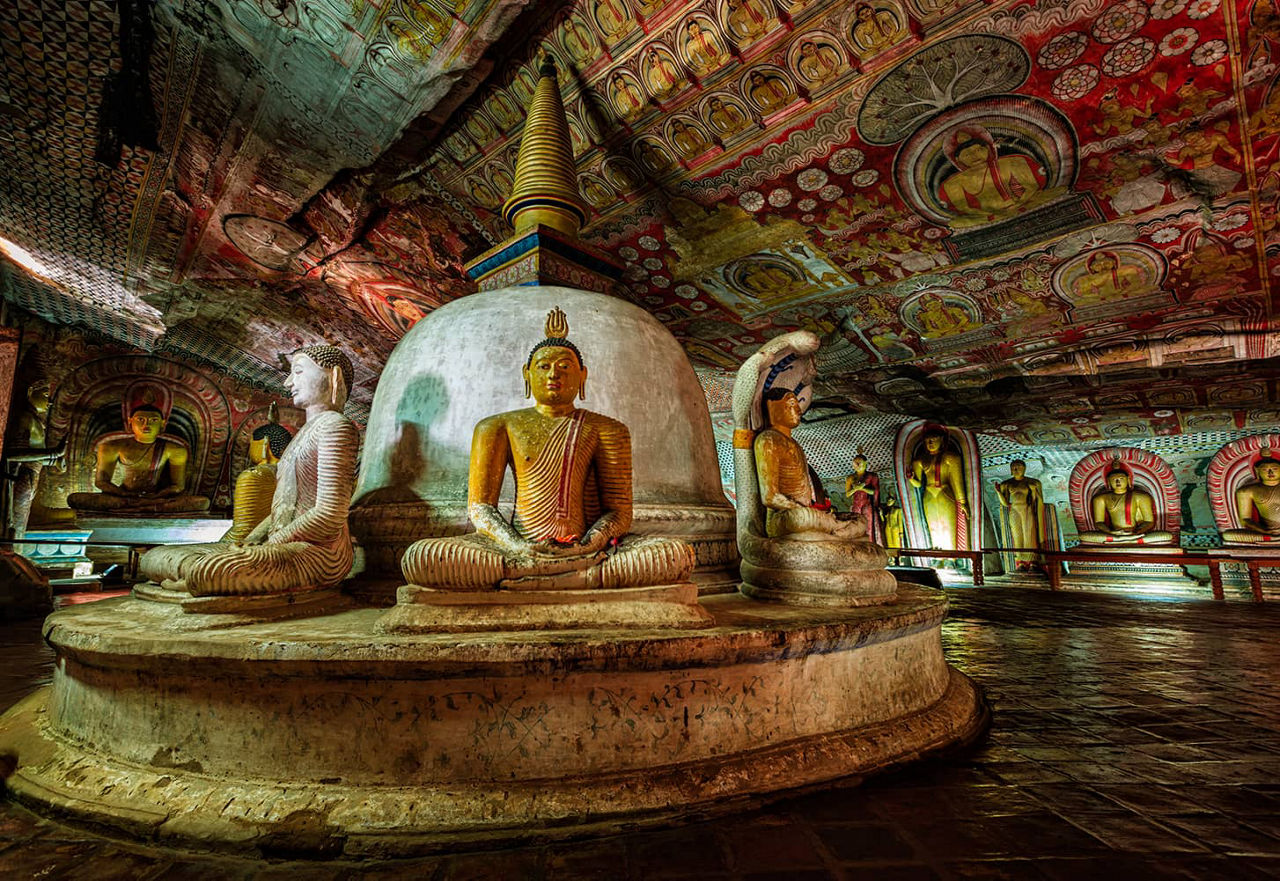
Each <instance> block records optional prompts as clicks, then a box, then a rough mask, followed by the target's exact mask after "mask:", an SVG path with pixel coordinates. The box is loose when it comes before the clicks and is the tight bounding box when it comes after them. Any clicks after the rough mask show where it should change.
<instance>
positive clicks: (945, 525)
mask: <svg viewBox="0 0 1280 881" xmlns="http://www.w3.org/2000/svg"><path fill="white" fill-rule="evenodd" d="M908 479H909V480H910V482H911V485H912V486H914V487H917V488H919V489H921V490H922V496H923V497H922V499H921V507H922V508H923V509H924V518H925V523H926V524H927V525H928V527H929V543H930V546H931V547H933V548H936V549H938V550H946V551H954V550H958V549H959V546H960V545H959V542H958V527H959V526H960V525H962V524H963V523H967V521H968V515H969V500H968V497H967V493H966V491H965V484H964V462H963V460H961V458H960V456H959V455H958V454H957V453H953V452H951V451H950V450H948V449H947V436H946V434H945V433H944V432H942V431H938V430H934V431H930V432H928V433H927V434H926V435H925V436H924V439H923V440H922V441H921V442H920V444H919V445H918V446H917V447H916V453H915V456H914V457H912V460H911V476H910V478H908Z"/></svg>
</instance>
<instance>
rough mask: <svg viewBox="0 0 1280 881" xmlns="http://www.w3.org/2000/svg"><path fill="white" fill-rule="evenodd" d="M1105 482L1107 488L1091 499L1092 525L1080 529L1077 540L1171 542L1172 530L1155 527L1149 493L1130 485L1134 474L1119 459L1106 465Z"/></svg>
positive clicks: (1089, 543)
mask: <svg viewBox="0 0 1280 881" xmlns="http://www.w3.org/2000/svg"><path fill="white" fill-rule="evenodd" d="M1106 483H1107V487H1108V488H1107V489H1105V490H1102V491H1100V492H1099V493H1098V494H1097V495H1095V496H1094V497H1093V501H1092V502H1091V503H1090V511H1091V513H1092V515H1093V529H1091V530H1085V531H1084V532H1081V533H1080V544H1082V545H1104V544H1105V545H1109V544H1142V545H1160V544H1173V533H1171V532H1165V531H1163V530H1159V529H1156V528H1155V525H1156V516H1155V500H1154V499H1153V498H1152V497H1151V493H1149V492H1147V491H1146V490H1142V489H1138V488H1137V487H1135V486H1134V485H1133V477H1132V476H1131V475H1130V474H1129V470H1128V469H1127V468H1125V467H1124V465H1122V464H1121V463H1120V460H1119V459H1116V460H1115V461H1114V462H1113V463H1112V465H1111V467H1110V468H1109V469H1107V473H1106Z"/></svg>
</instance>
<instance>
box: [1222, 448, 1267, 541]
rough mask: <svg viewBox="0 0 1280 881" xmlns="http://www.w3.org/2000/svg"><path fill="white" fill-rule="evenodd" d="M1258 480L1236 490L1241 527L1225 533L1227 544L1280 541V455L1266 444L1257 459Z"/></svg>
mask: <svg viewBox="0 0 1280 881" xmlns="http://www.w3.org/2000/svg"><path fill="white" fill-rule="evenodd" d="M1253 474H1254V477H1255V478H1256V479H1257V480H1256V482H1254V483H1246V484H1245V485H1244V486H1241V487H1240V488H1239V489H1237V490H1236V493H1235V496H1236V498H1235V502H1236V515H1237V516H1238V517H1239V519H1240V527H1241V528H1239V529H1227V530H1224V531H1223V533H1222V541H1223V543H1224V544H1257V543H1260V542H1274V541H1280V459H1276V458H1275V456H1274V455H1273V454H1272V452H1271V450H1270V449H1268V448H1266V447H1264V448H1263V449H1262V455H1261V456H1260V457H1259V459H1258V461H1256V462H1254V463H1253Z"/></svg>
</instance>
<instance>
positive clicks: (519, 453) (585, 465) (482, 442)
mask: <svg viewBox="0 0 1280 881" xmlns="http://www.w3.org/2000/svg"><path fill="white" fill-rule="evenodd" d="M568 330H569V328H568V322H567V320H566V318H565V316H564V313H563V312H561V311H560V310H559V309H555V310H553V311H552V312H551V314H550V315H549V316H548V318H547V325H546V339H544V340H543V341H542V342H540V343H538V344H537V345H536V346H534V348H533V350H532V351H531V352H530V353H529V358H528V360H527V361H526V363H525V366H524V369H523V374H524V379H525V384H526V391H527V394H528V395H530V396H532V398H533V400H534V406H532V407H526V408H524V409H521V410H512V411H509V412H506V413H499V414H497V415H495V416H490V417H488V418H486V419H483V420H481V421H480V423H479V424H478V425H476V428H475V432H474V434H473V435H472V441H471V462H470V468H469V476H468V486H467V513H468V516H469V517H470V520H471V523H472V525H473V526H474V527H475V530H476V531H475V532H474V533H471V534H468V535H463V536H457V537H449V538H429V539H423V540H421V541H418V542H415V543H414V544H413V545H411V546H410V547H409V549H408V550H407V551H406V552H405V555H404V558H403V560H402V568H403V570H404V575H405V579H406V580H407V581H408V582H409V583H410V584H412V585H417V586H420V587H428V588H432V589H435V590H454V591H485V590H494V589H508V590H519V589H526V590H559V589H574V590H590V589H596V588H604V589H612V588H626V587H647V586H658V585H666V584H677V583H682V582H685V581H687V580H688V577H689V574H690V573H691V572H692V571H693V566H694V556H693V549H692V548H691V547H690V546H689V545H687V544H685V543H684V542H680V541H675V540H672V539H665V538H649V537H641V536H635V535H628V534H627V531H628V529H630V527H631V515H632V499H631V434H630V432H629V431H628V430H627V427H626V426H625V425H623V424H622V423H621V422H619V421H617V420H616V419H611V418H610V417H608V416H605V415H602V414H600V413H594V412H592V411H590V410H585V409H581V408H579V407H577V406H576V404H575V402H576V401H577V399H578V398H579V396H580V395H582V396H585V384H586V380H587V368H586V365H585V363H584V362H583V359H582V355H581V353H580V352H579V350H578V348H577V346H576V345H574V344H573V343H572V342H570V341H569V339H568ZM508 470H510V471H511V473H512V475H513V477H514V478H515V486H516V502H515V511H514V516H513V517H512V519H511V520H507V519H506V518H504V517H503V516H502V513H501V512H500V511H499V510H498V501H499V492H500V490H501V488H502V482H503V478H504V476H505V474H506V473H507V471H508Z"/></svg>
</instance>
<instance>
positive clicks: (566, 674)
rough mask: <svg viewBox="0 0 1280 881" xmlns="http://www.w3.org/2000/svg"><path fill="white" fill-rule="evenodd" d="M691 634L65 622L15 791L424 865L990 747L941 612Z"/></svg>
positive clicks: (771, 614)
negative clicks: (436, 855)
mask: <svg viewBox="0 0 1280 881" xmlns="http://www.w3.org/2000/svg"><path fill="white" fill-rule="evenodd" d="M704 603H705V604H706V605H707V607H708V608H709V610H710V611H711V613H712V614H713V616H714V618H715V625H714V626H713V627H710V628H707V629H705V630H699V631H665V632H663V631H657V630H653V631H632V632H618V631H614V632H612V633H608V634H605V633H600V632H596V631H580V632H576V633H574V632H565V631H561V632H558V633H548V634H543V633H529V632H526V633H506V634H497V633H487V634H479V633H477V634H469V635H467V636H463V637H460V636H458V635H450V634H436V635H397V634H378V633H376V632H375V625H376V623H377V621H378V620H379V618H380V616H381V615H382V610H379V609H356V610H348V611H343V612H340V613H337V614H332V615H327V616H322V617H314V618H307V619H302V620H295V621H285V622H272V623H260V624H257V625H247V626H244V627H241V628H237V629H236V630H234V631H228V630H207V631H201V632H194V633H193V632H187V631H183V630H181V629H175V628H174V621H175V620H180V619H182V618H184V617H188V616H186V613H184V612H182V611H181V609H180V608H178V607H176V606H173V605H169V604H162V603H153V602H140V601H138V600H134V599H129V598H121V599H119V600H107V601H103V602H99V603H92V604H88V605H84V606H77V607H75V608H73V609H68V610H64V611H61V612H58V613H56V614H54V615H53V616H51V617H50V618H49V621H48V622H47V624H46V627H45V632H46V637H47V638H48V639H49V641H50V643H51V644H52V645H53V646H54V648H55V650H56V651H57V653H58V663H57V666H56V669H55V673H54V679H53V683H52V685H51V686H50V687H49V688H47V689H44V690H42V691H40V692H37V693H36V694H35V695H33V696H32V697H30V698H28V699H27V700H25V701H23V702H22V703H21V704H19V705H18V706H16V707H15V708H14V709H12V710H11V711H10V712H9V713H7V714H6V715H5V716H3V717H0V751H3V752H5V753H8V754H11V755H12V756H14V757H15V759H16V764H17V766H16V769H15V770H14V772H13V773H12V774H11V775H10V776H9V777H8V779H7V781H6V784H7V788H8V791H9V792H10V793H11V794H12V795H13V796H15V797H16V798H18V799H20V800H21V801H23V802H25V803H27V804H29V805H31V806H33V807H36V808H37V809H41V810H45V811H50V812H54V813H57V814H59V815H61V816H63V817H64V818H67V819H70V820H72V821H76V822H81V823H86V824H93V825H95V826H99V827H106V828H108V829H111V830H114V831H117V832H122V833H125V834H128V835H132V836H136V837H139V838H144V839H146V840H148V841H151V842H156V843H160V844H166V845H178V846H183V847H197V848H205V847H215V848H220V849H229V850H237V851H242V852H249V853H255V854H259V855H272V856H277V855H284V854H288V855H291V856H300V855H310V856H319V857H323V856H338V855H346V856H357V857H358V856H368V857H381V856H390V855H401V854H412V853H420V852H424V851H431V850H439V849H446V848H447V849H458V848H466V847H483V846H486V845H490V844H494V843H500V842H501V843H510V842H516V841H527V840H546V839H552V838H565V837H573V836H581V835H584V834H603V833H609V832H616V831H619V830H621V829H623V828H631V827H634V826H635V825H637V824H651V823H667V822H673V821H676V820H678V819H680V818H683V817H687V816H691V815H705V814H708V813H713V812H722V811H728V810H741V809H743V808H745V807H749V806H751V805H753V804H755V803H758V802H759V801H761V800H763V799H767V798H770V797H776V796H778V795H780V794H782V793H784V792H794V791H795V790H797V789H803V788H811V787H816V786H820V785H823V784H827V783H831V782H834V781H837V780H841V779H846V780H847V779H851V778H852V779H855V780H856V779H857V778H860V777H864V776H866V775H868V774H871V773H875V772H878V771H882V770H884V769H886V768H889V767H892V766H895V765H899V764H902V763H904V762H909V761H912V760H915V759H919V758H921V757H922V756H925V755H928V754H930V753H934V752H938V751H941V750H944V749H946V748H948V747H951V746H954V745H956V744H960V743H966V742H969V741H971V740H973V739H974V738H976V737H977V736H978V735H979V734H980V733H981V732H982V730H983V729H984V728H985V726H986V724H987V720H988V712H987V709H986V706H985V703H984V701H983V700H982V698H981V694H980V693H979V692H978V690H977V689H976V687H975V686H974V685H973V684H972V683H971V682H970V681H969V680H968V679H966V678H965V677H964V676H962V675H960V674H959V673H956V672H955V671H953V670H951V669H950V668H949V667H948V666H947V664H946V662H945V660H944V658H943V655H942V646H941V639H940V636H939V628H940V625H941V621H942V617H943V613H944V611H945V608H946V599H945V597H944V596H943V595H942V594H941V592H939V591H933V590H928V589H923V588H916V587H913V586H909V585H902V586H901V587H900V590H899V594H898V597H897V598H896V600H894V601H893V602H891V603H888V604H885V605H881V606H876V607H866V608H856V609H839V610H836V609H817V608H801V607H794V606H777V605H765V604H760V603H755V602H752V601H750V600H748V599H745V598H743V597H740V596H730V595H726V596H716V597H710V598H706V599H705V600H704Z"/></svg>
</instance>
